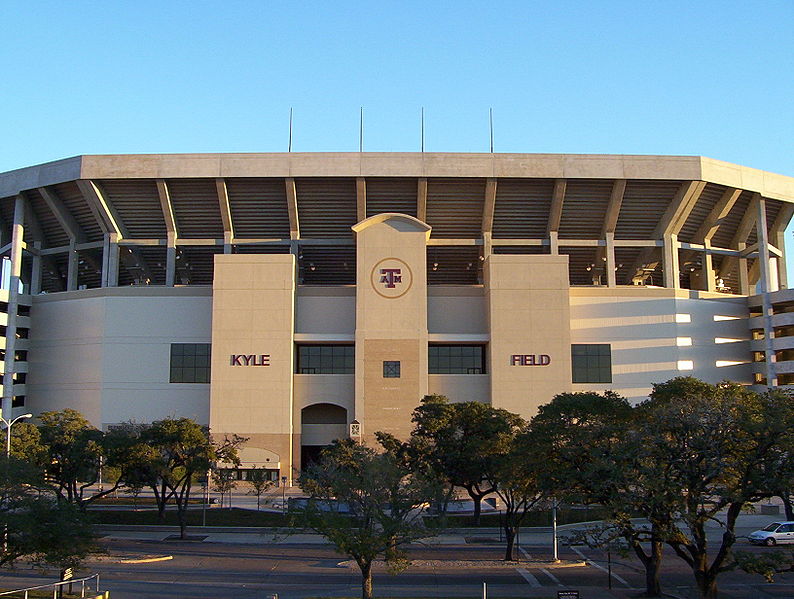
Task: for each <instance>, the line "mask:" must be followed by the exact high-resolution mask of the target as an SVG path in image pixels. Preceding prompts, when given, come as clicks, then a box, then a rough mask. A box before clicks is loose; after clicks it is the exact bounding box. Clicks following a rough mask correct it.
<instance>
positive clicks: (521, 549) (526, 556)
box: [518, 547, 532, 559]
mask: <svg viewBox="0 0 794 599" xmlns="http://www.w3.org/2000/svg"><path fill="white" fill-rule="evenodd" d="M518 550H519V551H520V552H521V553H523V554H524V557H525V558H527V559H532V556H531V555H529V553H527V550H526V549H524V548H523V547H519V548H518Z"/></svg>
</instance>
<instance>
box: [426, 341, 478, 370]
mask: <svg viewBox="0 0 794 599" xmlns="http://www.w3.org/2000/svg"><path fill="white" fill-rule="evenodd" d="M428 372H429V373H430V374H484V373H485V347H484V346H482V345H431V346H429V348H428Z"/></svg>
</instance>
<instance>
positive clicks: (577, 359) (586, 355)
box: [571, 343, 612, 383]
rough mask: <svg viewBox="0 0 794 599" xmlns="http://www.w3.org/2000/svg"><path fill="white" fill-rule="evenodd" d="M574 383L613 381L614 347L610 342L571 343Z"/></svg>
mask: <svg viewBox="0 0 794 599" xmlns="http://www.w3.org/2000/svg"><path fill="white" fill-rule="evenodd" d="M571 366H572V370H573V382H574V383H611V382H612V349H611V346H610V345H609V344H608V343H588V344H575V345H571Z"/></svg>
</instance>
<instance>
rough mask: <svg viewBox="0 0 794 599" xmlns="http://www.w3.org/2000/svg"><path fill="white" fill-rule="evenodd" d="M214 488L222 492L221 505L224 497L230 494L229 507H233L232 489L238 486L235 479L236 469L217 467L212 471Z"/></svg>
mask: <svg viewBox="0 0 794 599" xmlns="http://www.w3.org/2000/svg"><path fill="white" fill-rule="evenodd" d="M212 484H213V490H214V491H217V492H218V493H220V494H221V507H223V498H224V496H226V494H228V495H229V509H232V491H233V490H234V489H236V488H237V481H236V480H234V470H229V469H228V468H217V469H215V470H213V471H212Z"/></svg>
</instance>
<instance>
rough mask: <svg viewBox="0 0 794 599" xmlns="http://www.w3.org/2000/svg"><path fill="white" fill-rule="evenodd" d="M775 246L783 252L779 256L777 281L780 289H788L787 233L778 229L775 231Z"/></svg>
mask: <svg viewBox="0 0 794 599" xmlns="http://www.w3.org/2000/svg"><path fill="white" fill-rule="evenodd" d="M775 247H776V248H777V249H779V250H780V251H781V252H783V255H782V256H778V258H777V283H778V288H779V289H788V274H787V272H786V233H785V231H777V232H776V233H775Z"/></svg>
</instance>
